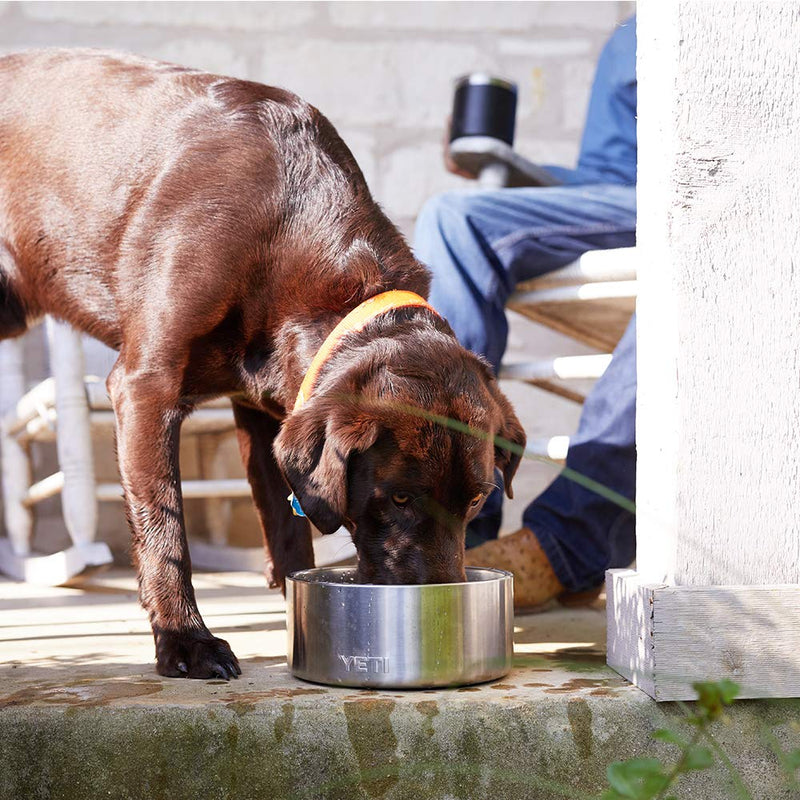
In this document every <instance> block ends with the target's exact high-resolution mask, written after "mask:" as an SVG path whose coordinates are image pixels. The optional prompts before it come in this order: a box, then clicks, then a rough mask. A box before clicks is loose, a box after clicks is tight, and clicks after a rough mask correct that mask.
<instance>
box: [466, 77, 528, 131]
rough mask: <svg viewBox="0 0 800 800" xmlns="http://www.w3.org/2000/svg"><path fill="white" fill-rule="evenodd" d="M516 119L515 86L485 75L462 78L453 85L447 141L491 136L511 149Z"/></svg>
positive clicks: (509, 82)
mask: <svg viewBox="0 0 800 800" xmlns="http://www.w3.org/2000/svg"><path fill="white" fill-rule="evenodd" d="M516 116H517V87H516V84H514V83H512V82H511V81H507V80H503V79H502V78H493V77H491V76H490V75H486V74H484V73H473V74H472V75H464V77H462V78H459V79H458V80H457V81H456V92H455V97H454V98H453V116H452V121H451V124H450V141H451V142H453V141H455V140H456V139H460V138H461V137H462V136H490V137H492V138H494V139H500V140H501V141H503V142H505V143H506V144H507V145H509V146H513V144H514V123H515V122H516Z"/></svg>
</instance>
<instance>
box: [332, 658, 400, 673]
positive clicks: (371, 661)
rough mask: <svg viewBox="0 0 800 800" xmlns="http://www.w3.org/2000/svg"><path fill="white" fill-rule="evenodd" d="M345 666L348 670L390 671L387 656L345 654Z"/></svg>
mask: <svg viewBox="0 0 800 800" xmlns="http://www.w3.org/2000/svg"><path fill="white" fill-rule="evenodd" d="M339 658H341V659H342V663H343V664H344V668H345V669H346V670H347V671H348V672H388V671H389V659H388V658H387V657H386V656H343V655H340V656H339Z"/></svg>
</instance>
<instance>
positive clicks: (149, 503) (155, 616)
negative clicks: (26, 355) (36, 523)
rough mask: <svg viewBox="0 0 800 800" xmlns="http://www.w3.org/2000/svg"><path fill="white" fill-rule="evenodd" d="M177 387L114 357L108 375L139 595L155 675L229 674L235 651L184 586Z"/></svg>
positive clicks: (235, 668)
mask: <svg viewBox="0 0 800 800" xmlns="http://www.w3.org/2000/svg"><path fill="white" fill-rule="evenodd" d="M179 386H180V381H179V380H175V378H174V376H172V375H165V374H163V373H160V372H159V371H155V370H141V369H140V370H137V371H130V370H127V369H126V368H125V365H124V362H123V361H122V359H120V361H118V362H117V364H116V366H115V367H114V369H113V371H112V373H111V375H110V376H109V379H108V390H109V394H110V396H111V400H112V403H113V405H114V412H115V414H116V421H117V453H118V457H119V468H120V474H121V476H122V486H123V488H124V490H125V504H126V508H127V513H128V522H129V524H130V526H131V532H132V537H133V557H134V562H135V563H136V566H137V568H138V574H139V597H140V600H141V603H142V605H143V606H144V608H145V610H146V611H147V613H148V615H149V616H150V624H151V625H152V627H153V636H154V637H155V643H156V669H157V670H158V672H159V674H161V675H166V676H170V677H189V678H211V677H215V676H216V677H220V678H225V679H227V678H229V677H233V678H235V677H237V676H238V675H240V674H241V670H240V669H239V663H238V661H237V660H236V656H234V654H233V652H232V651H231V649H230V647H229V646H228V643H227V642H226V641H224V640H223V639H218V638H216V637H215V636H212V635H211V633H210V632H209V630H208V628H206V626H205V623H204V622H203V619H202V617H201V616H200V612H199V611H198V609H197V602H196V601H195V597H194V589H193V588H192V582H191V579H192V570H191V561H190V559H189V551H188V547H187V543H186V531H185V527H184V520H183V501H182V496H181V483H180V471H179V466H178V439H179V436H180V425H181V421H182V420H183V417H184V415H185V409H182V408H181V405H180V403H179V398H178V396H177V392H178V389H177V387H179Z"/></svg>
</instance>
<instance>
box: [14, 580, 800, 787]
mask: <svg viewBox="0 0 800 800" xmlns="http://www.w3.org/2000/svg"><path fill="white" fill-rule="evenodd" d="M195 586H196V588H197V595H198V602H199V604H200V609H201V611H202V612H203V613H204V616H205V619H206V621H207V623H208V625H209V627H210V628H211V629H212V631H213V632H214V633H216V634H218V635H220V636H223V637H224V638H226V639H228V641H229V642H230V643H231V645H232V647H233V648H234V650H235V651H236V652H237V654H238V655H239V657H240V660H241V664H242V669H243V674H242V676H241V678H240V679H239V680H237V681H232V682H231V683H225V682H223V681H219V680H208V681H189V680H176V679H166V678H160V677H159V676H158V675H156V673H155V671H154V669H153V666H152V658H153V656H152V637H151V636H150V633H149V628H148V625H147V622H146V619H145V616H144V613H143V612H142V611H141V610H140V609H139V607H138V604H137V603H136V595H135V586H134V582H133V576H132V574H131V573H130V572H129V571H119V570H116V571H112V572H109V573H105V574H103V575H100V576H96V577H95V578H94V579H92V580H90V581H87V582H85V583H84V584H83V587H82V588H71V589H66V588H60V589H50V588H40V587H32V586H27V585H23V584H15V583H12V582H10V581H0V658H2V665H0V765H1V766H0V798H2V800H6V798H8V800H12V798H13V800H27V799H28V798H57V799H58V800H71V799H72V798H81V800H86V799H87V798H95V797H98V798H99V797H104V798H106V797H110V798H115V799H116V798H119V799H120V800H127V799H128V798H131V799H133V798H136V799H137V800H138V799H139V798H141V800H155V799H158V798H170V800H175V799H176V798H184V797H185V798H209V799H212V798H214V799H216V798H236V799H237V800H238V798H247V799H249V798H253V800H255V799H256V798H259V799H261V798H265V799H268V800H279V799H280V798H287V799H288V798H291V800H295V799H297V800H300V799H302V798H312V799H314V800H316V798H343V799H344V798H347V799H348V800H352V799H353V798H364V800H368V799H369V798H387V800H400V799H401V798H402V799H403V800H405V799H406V798H408V799H409V800H411V799H412V798H414V799H417V798H419V799H421V800H424V799H425V798H436V800H449V799H450V798H458V799H459V800H472V798H509V800H510V799H512V798H513V799H515V800H516V798H520V799H522V798H525V800H536V799H537V798H561V797H564V798H588V797H593V796H597V795H599V793H600V792H601V791H602V789H603V788H604V787H605V786H606V783H605V770H606V767H607V765H608V764H609V763H610V762H612V761H615V760H620V759H626V758H631V757H634V756H644V755H653V754H655V755H660V756H661V757H662V758H663V760H664V761H665V762H667V763H672V761H673V758H674V756H673V748H670V746H669V745H666V744H663V743H656V742H654V741H653V740H652V739H651V738H650V734H651V732H652V731H653V730H655V729H656V728H659V727H664V726H667V725H671V726H675V727H677V726H679V725H680V722H679V721H680V719H681V717H682V714H683V712H682V710H681V708H680V707H678V706H677V705H675V704H662V705H658V704H656V703H654V702H653V701H651V700H650V699H649V698H648V697H646V696H645V695H644V694H643V693H641V692H639V691H638V690H637V689H635V688H634V687H632V686H630V685H629V684H627V683H626V682H625V681H624V680H623V679H622V678H620V677H619V676H618V675H616V673H614V672H612V671H611V670H610V669H608V668H607V667H606V666H605V663H604V662H605V658H604V643H605V639H604V628H605V612H604V610H603V608H602V605H598V606H596V607H594V608H591V609H583V610H578V611H576V610H567V609H563V608H556V609H553V610H550V611H548V612H546V613H543V614H538V615H533V616H527V617H520V618H518V619H517V621H516V632H515V661H514V669H513V671H512V672H511V674H509V675H508V676H507V677H505V678H503V679H501V680H499V681H495V682H494V683H490V684H484V685H481V686H470V687H462V688H460V689H450V690H436V691H408V692H405V691H381V692H376V691H356V690H352V689H334V688H330V687H326V686H317V685H313V684H309V683H303V682H301V681H299V680H296V679H294V678H292V676H291V675H290V674H289V672H288V670H287V667H286V663H285V627H284V619H283V608H284V606H283V599H282V598H281V597H280V595H278V594H277V593H275V592H269V591H267V590H266V589H265V588H264V586H263V582H262V579H261V577H260V576H257V575H249V574H244V573H227V574H205V575H204V574H200V575H197V576H196V579H195ZM798 720H800V701H782V702H771V703H767V702H743V703H739V704H737V705H736V706H735V707H734V708H733V709H732V711H731V713H730V722H729V724H727V725H720V726H719V730H718V734H717V738H718V740H719V741H720V742H721V743H722V745H723V747H725V749H726V751H727V752H728V754H729V756H730V757H731V758H732V760H733V762H734V764H735V765H736V766H737V768H738V769H739V771H740V772H741V773H742V774H743V776H744V778H745V780H746V781H748V782H749V785H750V786H751V787H752V788H753V797H757V798H762V797H763V798H770V800H775V799H776V798H790V797H797V793H796V792H794V793H792V791H793V790H791V789H789V788H787V787H786V784H785V781H784V776H783V775H782V773H781V771H780V768H779V765H778V760H777V758H776V757H775V755H774V753H773V752H772V751H771V749H770V747H769V746H768V745H767V743H766V742H765V739H764V735H765V733H766V732H770V733H771V734H772V735H773V736H775V737H776V738H777V740H778V741H779V742H781V744H782V746H783V747H784V749H790V748H795V747H800V731H799V730H798V725H797V721H798ZM680 787H683V788H680ZM680 787H679V791H678V793H677V794H678V796H679V797H695V798H701V799H702V800H715V799H716V798H727V797H732V796H735V795H733V794H732V793H731V789H730V783H729V780H728V779H727V777H726V772H725V770H724V769H723V768H721V767H716V768H714V769H713V770H709V771H708V772H704V773H697V774H695V775H694V776H693V777H692V780H691V782H685V783H682V784H681V785H680Z"/></svg>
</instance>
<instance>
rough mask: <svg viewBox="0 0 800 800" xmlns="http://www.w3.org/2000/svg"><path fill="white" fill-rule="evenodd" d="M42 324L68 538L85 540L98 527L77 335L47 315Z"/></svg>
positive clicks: (80, 542)
mask: <svg viewBox="0 0 800 800" xmlns="http://www.w3.org/2000/svg"><path fill="white" fill-rule="evenodd" d="M46 325H47V339H48V347H49V350H50V369H51V371H52V373H53V377H54V378H55V383H56V419H57V428H56V446H57V449H58V463H59V466H60V468H61V471H62V472H63V473H64V489H63V491H62V493H61V506H62V509H63V513H64V522H65V524H66V526H67V531H68V532H69V535H70V538H71V539H72V541H73V542H74V543H75V544H76V545H78V546H80V545H87V544H90V543H91V542H93V541H94V538H95V534H96V532H97V498H96V493H95V477H94V463H93V458H92V434H91V427H90V423H89V404H88V401H87V399H86V389H85V387H84V380H83V378H84V366H83V349H82V346H81V337H80V334H79V333H78V332H77V331H75V330H73V329H72V328H70V327H69V326H68V325H65V324H63V323H61V322H56V321H55V320H54V319H51V318H50V317H48V318H47V322H46Z"/></svg>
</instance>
